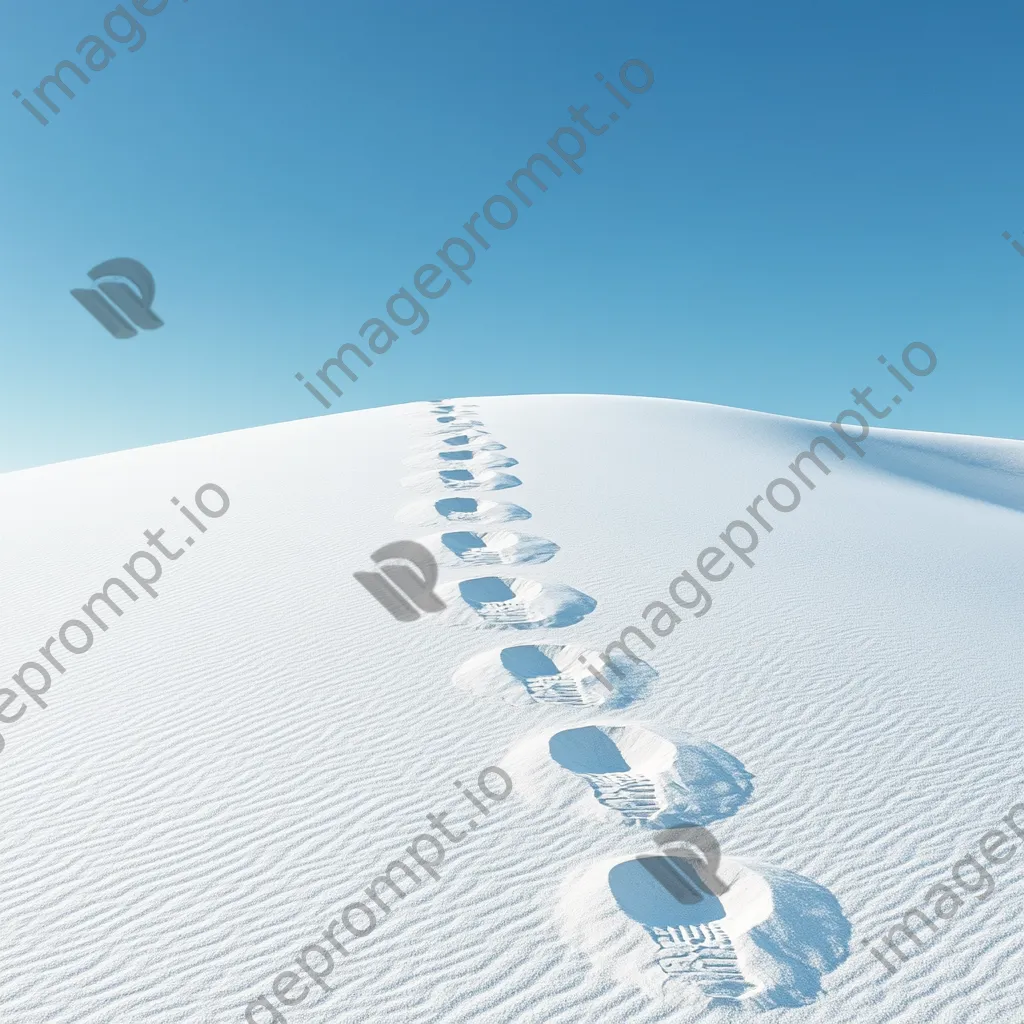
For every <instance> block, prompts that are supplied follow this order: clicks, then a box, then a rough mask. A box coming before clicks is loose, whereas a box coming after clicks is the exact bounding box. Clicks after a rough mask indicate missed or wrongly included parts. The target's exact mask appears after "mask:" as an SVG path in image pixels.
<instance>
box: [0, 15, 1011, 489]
mask: <svg viewBox="0 0 1024 1024" xmlns="http://www.w3.org/2000/svg"><path fill="white" fill-rule="evenodd" d="M139 2H140V3H142V2H143V0H139ZM158 2H159V0H147V5H148V6H149V7H150V8H153V7H156V6H158ZM126 3H127V7H128V9H129V10H132V5H131V0H126ZM114 7H115V4H114V3H112V2H111V0H47V2H46V3H38V2H32V3H28V2H25V3H11V4H7V5H5V7H4V10H3V12H2V13H0V29H2V34H0V40H2V41H0V48H2V49H0V53H2V58H3V59H2V61H0V74H2V76H3V79H4V81H5V82H6V86H5V88H6V92H4V93H3V95H4V96H5V97H6V99H4V100H3V101H2V102H0V128H2V132H3V137H4V141H5V145H4V147H3V161H2V165H0V168H2V175H3V182H2V184H3V198H2V199H0V227H2V230H3V238H4V243H5V244H4V245H3V248H2V256H0V258H2V260H3V267H2V273H0V318H2V326H0V358H2V378H0V379H2V386H3V401H2V403H0V417H2V426H3V436H4V444H3V446H2V449H0V450H2V460H0V470H10V469H15V468H19V467H24V466H31V465H38V464H42V463H48V462H54V461H59V460H63V459H69V458H76V457H79V456H83V455H90V454H96V453H99V452H104V451H111V450H117V449H122V448H129V447H135V446H140V445H146V444H152V443H155V442H160V441H166V440H174V439H178V438H182V437H193V436H198V435H201V434H208V433H214V432H218V431H224V430H231V429H235V428H239V427H245V426H252V425H256V424H263V423H271V422H276V421H281V420H289V419H297V418H301V417H306V416H316V415H329V413H328V412H327V411H326V410H325V409H324V408H323V407H322V406H320V405H319V404H318V403H317V402H316V401H315V400H314V399H313V398H312V397H311V396H310V395H309V394H308V393H307V392H306V391H305V390H304V389H303V387H302V385H301V384H300V383H299V382H298V381H296V380H295V377H294V374H295V373H296V372H301V373H303V374H304V375H305V376H306V377H307V378H308V379H315V378H314V374H315V372H316V370H317V369H319V368H320V367H321V365H322V364H323V362H324V361H325V360H326V359H328V358H329V357H330V356H332V355H333V354H335V352H336V350H337V347H338V346H339V345H340V344H342V343H344V342H358V341H359V337H358V333H357V332H358V329H359V327H360V325H361V324H362V323H363V322H364V321H365V320H367V319H368V318H370V317H374V316H378V317H383V316H386V313H385V311H384V307H385V303H386V302H387V300H388V298H389V297H390V296H391V295H392V294H394V293H395V292H396V291H397V290H398V289H399V288H401V287H405V288H407V289H410V290H413V280H412V279H413V274H414V272H415V271H416V269H417V268H418V267H420V266H421V265H422V264H424V263H428V262H431V261H434V262H436V257H435V256H434V253H435V252H436V250H437V249H438V248H439V247H440V246H441V245H442V244H443V243H444V242H445V240H446V239H447V238H449V237H451V236H453V235H459V234H461V235H463V236H465V235H466V232H465V231H464V229H462V227H461V225H462V224H463V223H464V222H465V221H466V220H467V219H468V218H469V216H470V215H471V214H473V213H474V212H477V211H480V210H481V208H482V206H483V204H484V202H485V201H486V200H487V199H488V197H489V196H491V195H492V194H494V193H497V192H504V193H506V194H509V190H508V188H507V187H506V186H505V184H504V183H505V182H506V180H507V179H508V178H509V177H510V176H511V175H512V173H513V172H514V171H515V170H516V169H517V168H519V167H521V166H522V165H523V163H524V161H525V160H526V158H527V157H529V156H530V154H532V153H534V152H538V151H541V150H544V151H546V152H549V153H550V150H547V149H546V143H547V140H548V139H549V138H551V137H552V135H553V134H554V132H555V130H556V129H557V128H558V127H559V126H562V125H570V126H571V125H572V124H573V122H572V121H571V120H570V118H569V114H568V111H567V108H568V107H569V106H570V105H575V106H580V105H582V104H590V105H591V107H592V109H591V111H590V114H589V115H588V116H590V117H592V118H594V122H593V123H594V124H595V125H600V124H603V123H608V124H609V128H608V130H607V131H605V132H604V133H603V134H601V135H600V136H594V137H588V138H587V144H588V146H587V153H586V154H585V156H583V157H582V158H581V159H580V166H581V167H582V168H583V173H582V174H580V175H577V174H574V173H572V172H571V171H570V170H569V169H568V168H567V167H565V166H564V165H561V166H563V169H564V173H563V175H562V177H561V178H558V179H552V184H551V187H550V188H549V190H548V192H547V193H546V194H544V195H543V196H539V197H538V198H536V200H535V202H534V204H533V206H532V207H531V208H526V207H525V206H524V205H522V204H520V209H519V219H518V221H517V223H516V224H515V225H514V226H513V227H511V228H509V229H508V230H507V231H503V232H499V231H497V230H495V229H493V228H488V229H487V234H486V235H485V237H488V239H489V241H490V242H491V243H492V245H491V248H490V249H489V250H487V251H483V250H482V248H478V251H477V254H476V256H477V258H476V265H475V267H474V268H473V270H472V271H471V272H470V273H471V276H472V277H473V281H472V284H471V285H468V286H467V285H466V284H464V283H463V282H461V281H460V280H458V279H455V280H453V282H452V285H451V287H450V288H449V290H448V291H447V292H446V294H445V295H444V296H442V297H441V298H438V299H435V300H425V299H423V300H421V301H423V302H424V304H425V305H426V306H427V308H428V312H429V314H430V323H429V326H428V327H427V328H426V329H425V330H423V331H422V332H421V333H419V334H416V335H413V334H411V333H410V331H409V330H408V329H405V328H400V329H399V334H400V336H399V339H398V340H397V341H396V342H395V343H394V344H393V345H392V347H391V349H390V350H389V351H388V352H387V353H386V354H383V355H380V356H375V357H374V358H375V363H374V366H373V367H372V368H370V369H364V368H363V367H362V364H361V363H358V362H356V363H355V364H354V365H355V367H356V369H357V372H358V373H359V380H358V381H357V382H356V383H352V384H349V383H348V382H347V381H346V380H344V379H342V378H339V379H340V380H341V383H342V384H343V385H344V390H345V395H344V397H343V398H341V399H335V402H334V405H333V407H332V411H335V410H337V411H344V410H348V409H358V408H365V407H369V406H378V405H390V404H394V403H400V402H408V401H415V400H420V399H424V398H430V397H439V396H442V395H444V396H461V395H488V394H516V393H535V392H586V393H618V394H633V395H657V396H666V397H673V398H685V399H694V400H698V401H705V402H714V403H719V404H724V405H733V406H742V407H746V408H753V409H761V410H765V411H768V412H777V413H784V414H789V415H797V416H808V417H815V418H822V419H826V418H827V419H831V417H832V416H833V415H835V414H836V413H837V412H838V411H839V410H840V409H841V408H842V407H843V405H844V404H848V403H849V402H850V401H852V399H851V398H850V396H849V389H850V388H851V387H859V388H861V387H864V386H866V385H876V386H878V387H879V388H880V389H882V390H881V391H880V393H882V394H885V395H888V394H890V392H888V391H885V390H884V388H887V387H888V386H889V385H886V384H885V381H884V377H880V376H879V372H880V367H879V366H878V363H877V361H876V360H877V357H878V355H879V354H882V353H884V354H885V355H886V356H888V358H889V359H890V360H893V361H896V362H897V365H898V360H899V354H900V352H901V351H902V350H903V348H904V346H906V345H907V344H908V343H910V342H912V341H924V342H926V343H927V344H929V345H930V346H931V347H932V348H933V349H934V350H935V351H936V353H937V355H938V357H939V366H938V368H937V370H936V372H935V373H934V374H933V375H932V376H931V377H930V378H929V379H928V380H927V381H926V382H924V383H923V385H922V386H921V387H919V388H918V389H917V391H916V392H915V394H914V396H913V397H912V398H910V399H908V400H907V401H905V402H904V403H903V405H902V406H901V407H900V408H899V409H898V410H897V412H896V413H895V414H894V415H893V416H892V417H890V418H889V420H888V421H887V424H886V425H891V426H896V427H907V428H916V429H924V430H943V431H953V432H962V433H974V434H987V435H996V436H1004V437H1017V438H1021V437H1024V427H1022V413H1021V402H1020V399H1019V392H1020V388H1021V382H1022V380H1024V351H1022V345H1021V341H1020V338H1021V334H1022V328H1024V259H1022V258H1021V256H1020V255H1019V254H1018V253H1017V252H1016V251H1015V250H1014V249H1013V248H1012V247H1011V245H1010V243H1009V242H1007V241H1005V240H1004V239H1003V238H1002V237H1001V235H1002V232H1003V231H1004V230H1005V231H1009V232H1010V233H1011V234H1012V235H1013V236H1014V237H1016V238H1019V239H1020V240H1021V242H1022V243H1024V160H1022V155H1024V153H1022V150H1024V143H1022V140H1021V132H1020V123H1021V110H1022V109H1024V102H1022V99H1024V97H1022V90H1024V85H1022V76H1021V74H1020V59H1019V53H1020V48H1021V44H1022V41H1024V12H1022V11H1021V8H1020V6H1019V5H1018V4H1010V3H992V4H984V5H968V4H963V3H959V2H958V3H955V4H954V3H944V2H939V3H934V2H929V3H923V2H922V3H917V2H915V3H904V4H897V5H893V4H892V3H891V2H885V3H882V2H860V3H857V4H846V5H835V4H822V3H821V2H820V0H814V2H800V3H785V2H784V3H782V4H771V5H766V4H764V3H760V2H753V0H744V2H737V3H731V4H693V5H687V4H680V3H678V0H673V2H662V0H653V2H649V3H644V4H636V5H633V4H628V3H623V2H622V0H617V2H606V0H587V2H585V3H584V2H578V0H558V2H557V3H553V2H551V0H547V2H544V3H539V2H536V0H516V2H515V3H509V4H494V3H480V2H479V0H449V2H446V3H435V4H423V3H420V2H413V0H409V2H403V3H397V2H396V3H392V2H384V0H381V2H377V0H374V2H373V3H350V2H343V3H334V4H321V3H297V4H287V5H286V4H281V3H279V2H271V0H216V2H213V0H187V2H186V0H169V2H168V3H167V5H166V7H165V8H164V9H163V10H162V11H161V12H160V13H159V14H155V15H153V16H151V17H144V16H142V15H141V14H139V13H138V12H136V17H137V18H138V20H139V22H140V23H141V24H143V27H144V29H145V31H146V35H147V38H146V41H145V43H144V44H143V45H141V46H139V47H138V48H137V49H136V51H135V52H130V51H129V46H132V45H137V43H136V42H133V41H132V35H131V30H130V26H128V23H127V22H125V21H124V20H123V19H122V20H120V21H118V20H115V21H114V22H112V25H113V31H114V32H115V33H123V38H126V39H127V40H128V42H126V43H116V42H111V41H110V40H109V39H108V42H109V43H110V46H111V49H112V50H113V51H114V52H115V53H116V56H115V57H114V58H113V59H112V60H110V62H109V65H108V66H107V67H106V68H105V69H103V70H101V71H93V72H89V74H90V77H91V81H90V83H89V84H88V85H82V84H81V83H78V81H77V79H75V78H74V76H73V75H66V76H65V77H66V78H67V79H68V80H69V81H71V82H73V83H74V87H75V89H76V92H77V96H76V98H75V99H74V100H67V99H65V98H64V97H63V96H62V95H61V94H60V93H59V92H57V91H56V90H54V89H52V88H51V89H50V90H49V94H50V95H53V96H54V97H55V98H56V99H57V100H58V101H59V102H58V106H60V108H61V112H60V113H59V114H52V115H51V121H50V124H49V125H47V126H45V127H44V126H42V125H41V124H40V123H39V122H38V121H37V120H36V119H35V118H34V117H33V116H32V115H31V114H29V113H28V112H27V111H26V110H25V109H24V108H23V107H21V106H20V101H19V100H18V99H15V98H14V97H13V96H12V95H11V93H12V91H13V90H15V89H17V90H19V91H20V92H22V93H23V94H24V95H25V96H26V97H30V98H32V90H33V89H34V88H36V87H37V86H38V84H39V82H40V80H41V79H42V78H43V77H44V76H46V75H49V74H52V73H53V69H54V66H55V65H56V64H57V63H58V62H59V61H61V60H66V59H75V60H76V61H77V62H79V63H83V58H82V57H80V56H78V55H76V47H77V45H78V43H79V41H80V40H82V39H83V38H84V37H85V36H87V35H90V34H99V35H101V36H105V33H104V29H103V23H104V18H105V16H106V15H107V14H108V12H110V11H111V10H112V9H113V8H114ZM91 45H92V44H89V46H90V47H91ZM86 49H87V50H88V49H89V47H87V48H86ZM631 58H639V59H640V60H642V61H644V62H646V63H647V64H648V65H649V66H650V67H651V69H652V70H653V72H654V76H655V83H654V85H653V87H652V88H651V89H649V90H648V91H647V92H645V93H644V94H642V95H629V98H630V100H631V102H632V106H631V107H630V109H629V110H625V109H624V108H623V107H621V106H620V105H619V104H618V102H617V101H616V100H615V99H614V98H613V97H612V96H611V95H610V94H609V93H608V92H606V91H605V89H604V87H603V85H601V84H600V83H598V82H597V81H596V80H595V77H594V76H595V73H598V72H600V73H602V74H603V75H604V76H605V78H606V79H607V80H610V81H612V82H614V83H618V69H619V67H620V65H621V64H622V63H623V62H624V61H626V60H628V59H631ZM97 60H99V58H97ZM83 66H84V64H83ZM637 79H638V80H640V81H642V75H638V76H637ZM618 87H619V90H620V92H622V91H623V90H622V87H621V85H619V86H618ZM44 110H45V108H44ZM611 112H619V113H620V117H619V119H618V120H617V121H615V122H614V123H611V122H608V121H607V115H608V114H609V113H611ZM580 130H582V129H580ZM570 144H571V143H570V142H568V141H567V142H566V146H567V147H568V146H569V145H570ZM549 177H550V176H549ZM497 212H498V213H500V212H501V211H500V210H498V211H497ZM479 226H480V225H478V227H479ZM114 257H132V258H134V259H137V260H140V261H142V262H143V263H144V264H145V265H146V266H147V267H149V269H150V270H151V271H152V273H153V275H154V277H155V280H156V300H155V302H154V305H153V308H154V310H155V312H156V313H157V314H158V315H159V316H160V317H161V318H162V319H163V320H164V321H165V326H164V327H163V328H161V329H159V330H156V331H152V332H146V331H143V332H140V333H139V334H138V336H136V337H135V338H131V339H127V340H118V339H115V338H113V337H111V336H110V335H109V334H107V333H106V331H105V330H104V329H103V328H102V327H101V326H100V325H99V324H98V323H96V322H95V321H94V320H93V319H92V318H91V317H90V316H89V314H88V313H87V312H86V311H85V310H84V309H83V308H82V307H81V306H80V305H79V304H78V303H77V302H75V301H74V299H73V298H72V297H71V295H70V290H71V289H72V288H84V287H87V286H89V284H90V282H89V279H88V277H87V273H88V271H89V270H90V269H91V268H92V267H93V266H94V265H96V264H98V263H101V262H103V261H104V260H108V259H111V258H114ZM889 383H890V384H892V383H893V382H892V381H891V380H890V382H889ZM331 397H332V398H334V396H331Z"/></svg>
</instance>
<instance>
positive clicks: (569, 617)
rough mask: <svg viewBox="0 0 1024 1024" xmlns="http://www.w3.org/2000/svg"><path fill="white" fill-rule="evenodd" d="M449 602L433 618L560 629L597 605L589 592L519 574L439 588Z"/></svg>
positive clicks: (573, 622)
mask: <svg viewBox="0 0 1024 1024" xmlns="http://www.w3.org/2000/svg"><path fill="white" fill-rule="evenodd" d="M437 593H438V595H439V596H440V597H441V599H442V600H443V601H444V602H445V603H446V604H447V605H448V607H447V609H446V610H445V611H444V612H441V613H440V614H438V615H435V616H434V621H435V622H436V621H445V622H449V623H455V624H458V625H476V626H484V627H490V628H505V629H541V628H561V627H563V626H572V625H575V624H576V623H577V622H580V621H581V620H582V619H583V617H584V616H585V615H589V614H590V612H592V611H593V610H594V609H595V608H596V607H597V602H596V601H595V600H594V599H593V598H592V597H588V596H587V595H586V594H584V593H581V592H580V591H579V590H575V589H574V588H573V587H567V586H565V585H564V584H559V583H541V582H540V581H539V580H528V579H523V578H521V577H516V576H479V577H476V578H474V579H469V580H463V581H462V582H461V583H448V584H445V585H444V586H441V587H438V588H437Z"/></svg>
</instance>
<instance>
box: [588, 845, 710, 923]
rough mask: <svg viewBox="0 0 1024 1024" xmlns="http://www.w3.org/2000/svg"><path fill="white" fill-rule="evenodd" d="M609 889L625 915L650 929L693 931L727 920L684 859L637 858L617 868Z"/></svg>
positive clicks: (611, 874) (613, 873)
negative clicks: (688, 928) (684, 929)
mask: <svg viewBox="0 0 1024 1024" xmlns="http://www.w3.org/2000/svg"><path fill="white" fill-rule="evenodd" d="M608 885H609V887H610V888H611V891H612V895H613V896H614V897H615V902H616V903H617V904H618V905H619V909H620V910H622V912H623V913H625V914H626V915H628V916H629V917H631V918H632V919H633V920H634V921H637V922H639V923H640V924H642V925H646V926H647V927H649V928H655V927H657V928H672V927H676V928H678V927H680V926H685V927H693V926H694V925H698V924H710V923H711V922H712V921H720V920H722V918H724V917H725V907H723V906H722V902H721V900H719V898H718V897H717V896H716V895H715V894H714V893H712V892H710V891H709V890H708V888H707V886H705V885H704V883H703V882H702V881H701V879H700V877H699V876H698V874H697V872H696V871H695V870H694V867H693V865H692V864H691V863H690V862H689V861H686V860H683V859H682V858H681V857H663V856H660V855H659V856H656V857H637V858H636V860H627V861H623V862H622V863H621V864H616V865H615V867H613V868H612V869H611V871H609V872H608Z"/></svg>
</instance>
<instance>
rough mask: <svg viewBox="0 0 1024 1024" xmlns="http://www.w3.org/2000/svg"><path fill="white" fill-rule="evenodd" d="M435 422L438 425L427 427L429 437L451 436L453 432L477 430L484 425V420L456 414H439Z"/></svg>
mask: <svg viewBox="0 0 1024 1024" xmlns="http://www.w3.org/2000/svg"><path fill="white" fill-rule="evenodd" d="M434 422H435V423H436V424H437V426H435V427H429V428H428V429H427V431H426V433H427V436H428V437H440V436H449V437H450V436H451V435H452V434H457V433H460V432H464V431H467V430H475V429H477V428H478V427H482V426H483V425H484V424H483V420H477V419H466V418H464V417H460V416H455V415H447V416H437V417H435V420H434Z"/></svg>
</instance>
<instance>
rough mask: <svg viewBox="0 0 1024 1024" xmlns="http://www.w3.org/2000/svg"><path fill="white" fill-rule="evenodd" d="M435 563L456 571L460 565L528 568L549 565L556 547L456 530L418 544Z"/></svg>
mask: <svg viewBox="0 0 1024 1024" xmlns="http://www.w3.org/2000/svg"><path fill="white" fill-rule="evenodd" d="M420 543H421V544H423V545H425V546H426V547H427V548H429V549H430V551H431V552H432V553H433V554H434V556H435V557H436V558H437V560H438V563H439V564H442V565H447V566H449V567H451V566H454V567H456V568H458V567H459V566H463V565H531V564H536V563H539V562H549V561H550V560H551V559H552V558H554V556H555V554H556V553H557V551H558V545H557V544H556V543H555V542H554V541H551V540H545V539H544V538H543V537H531V536H528V535H526V534H521V533H513V532H512V531H511V530H495V531H494V532H489V533H474V532H472V531H470V530H459V531H455V532H452V533H441V534H436V535H435V536H433V537H426V538H423V539H422V540H421V541H420Z"/></svg>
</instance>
